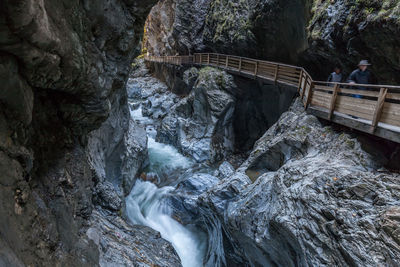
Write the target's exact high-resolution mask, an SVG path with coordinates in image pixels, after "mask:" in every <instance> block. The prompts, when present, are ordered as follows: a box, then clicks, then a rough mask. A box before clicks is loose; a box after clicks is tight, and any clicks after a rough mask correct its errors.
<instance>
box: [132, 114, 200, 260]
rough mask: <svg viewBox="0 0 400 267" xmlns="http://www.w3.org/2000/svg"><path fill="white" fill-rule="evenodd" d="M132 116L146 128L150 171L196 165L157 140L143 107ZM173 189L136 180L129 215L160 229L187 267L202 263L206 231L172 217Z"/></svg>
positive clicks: (166, 173) (167, 172)
mask: <svg viewBox="0 0 400 267" xmlns="http://www.w3.org/2000/svg"><path fill="white" fill-rule="evenodd" d="M131 116H132V118H133V119H134V120H135V121H136V122H138V123H139V124H141V125H143V126H145V127H146V131H147V135H148V155H149V166H148V167H147V170H146V171H147V172H148V173H156V174H157V175H158V176H159V177H163V176H166V177H169V176H176V174H177V173H178V174H179V173H180V172H179V170H185V169H188V168H190V167H191V166H193V162H192V161H191V160H189V159H188V158H186V157H185V156H183V155H182V154H180V153H179V152H178V150H177V149H176V148H175V147H173V146H170V145H166V144H162V143H158V142H156V141H155V139H154V137H155V134H156V132H155V129H154V126H153V125H152V120H151V119H150V118H147V117H144V116H143V115H142V108H141V107H140V106H139V107H138V108H137V109H134V110H131ZM175 178H176V177H175ZM170 179H171V177H170ZM164 180H165V179H164ZM173 190H174V188H173V187H171V186H164V187H161V188H158V187H157V186H156V185H155V184H153V183H150V182H147V181H142V180H137V181H136V184H135V186H134V187H133V189H132V191H131V193H130V194H129V196H128V197H127V198H126V211H127V215H128V217H129V219H130V220H131V221H132V222H133V223H135V224H141V225H146V226H149V227H151V228H153V229H155V230H157V231H159V232H160V233H161V236H162V237H163V238H164V239H166V240H168V241H169V242H171V244H172V245H173V246H174V248H175V250H176V252H177V253H178V255H179V257H180V259H181V261H182V265H183V266H184V267H197V266H203V259H204V255H205V252H206V240H205V236H204V233H202V232H198V231H194V230H193V229H189V228H187V227H185V226H183V225H182V224H180V223H179V222H178V221H176V220H174V219H173V218H172V217H171V208H170V207H169V206H168V204H167V203H168V202H167V201H166V197H167V196H168V194H170V192H171V191H173Z"/></svg>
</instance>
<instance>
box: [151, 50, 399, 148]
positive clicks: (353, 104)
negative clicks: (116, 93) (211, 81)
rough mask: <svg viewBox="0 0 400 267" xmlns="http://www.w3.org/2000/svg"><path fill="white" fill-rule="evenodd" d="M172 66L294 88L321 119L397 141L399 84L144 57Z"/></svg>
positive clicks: (273, 66) (245, 63)
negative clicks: (220, 71) (316, 78)
mask: <svg viewBox="0 0 400 267" xmlns="http://www.w3.org/2000/svg"><path fill="white" fill-rule="evenodd" d="M145 60H146V61H153V62H161V63H169V64H174V65H184V64H189V65H209V66H214V67H218V68H222V69H225V70H227V71H228V72H234V73H237V74H239V75H242V76H247V77H250V78H257V79H263V80H267V81H271V82H276V83H278V84H282V85H285V86H290V87H293V88H296V90H297V92H298V93H299V95H300V98H301V100H302V101H303V104H304V107H305V108H306V109H308V110H309V111H310V112H311V113H313V114H315V115H317V116H318V117H322V118H324V119H328V120H332V121H334V122H337V123H340V124H343V125H346V126H348V127H351V128H355V129H358V130H361V131H364V132H367V133H372V134H375V135H378V136H381V137H383V138H386V139H389V140H392V141H395V142H399V143H400V86H395V85H372V84H349V83H331V82H324V81H314V80H313V79H312V77H311V75H310V74H309V73H308V72H307V71H306V70H305V69H304V68H302V67H298V66H293V65H288V64H282V63H277V62H271V61H264V60H257V59H252V58H246V57H239V56H234V55H224V54H217V53H196V54H194V55H189V56H145Z"/></svg>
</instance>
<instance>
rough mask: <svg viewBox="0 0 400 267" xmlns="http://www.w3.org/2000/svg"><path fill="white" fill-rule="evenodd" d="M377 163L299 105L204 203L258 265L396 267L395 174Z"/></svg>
mask: <svg viewBox="0 0 400 267" xmlns="http://www.w3.org/2000/svg"><path fill="white" fill-rule="evenodd" d="M377 162H378V161H377V160H376V159H375V158H373V156H371V155H370V154H368V153H366V152H365V151H363V150H362V149H361V146H360V143H359V142H358V140H357V139H352V138H350V137H349V135H347V134H340V133H336V132H334V131H333V130H332V128H331V127H323V126H322V125H321V123H320V122H319V121H318V120H317V118H315V117H314V116H311V115H307V114H306V113H305V112H304V111H303V108H302V106H301V103H300V102H299V101H298V102H296V103H295V104H294V105H293V107H292V108H291V110H289V111H288V112H286V113H284V114H283V115H282V117H281V118H280V120H279V121H278V122H277V123H276V124H275V125H274V126H273V127H271V128H270V129H269V130H268V131H267V132H266V133H265V134H264V136H263V137H262V138H261V139H260V140H258V141H257V143H256V144H255V146H254V149H253V151H252V152H251V155H250V156H249V158H248V159H247V160H246V161H245V162H244V163H243V165H242V166H241V167H240V168H239V169H238V170H237V172H236V174H234V175H233V176H231V177H229V178H226V179H224V180H223V181H222V182H220V183H219V184H218V185H217V186H214V187H213V188H212V189H211V190H209V191H208V192H207V193H205V194H203V198H202V199H203V204H204V203H205V205H208V206H209V207H210V208H212V210H214V211H216V212H217V214H219V217H220V220H221V221H223V222H225V223H224V226H225V228H224V229H225V230H226V231H227V232H228V233H229V235H227V236H230V238H231V239H232V240H233V241H232V240H231V241H232V242H234V240H237V244H239V247H241V249H242V251H243V255H244V257H245V258H247V259H248V260H249V261H250V262H252V263H253V264H254V265H256V266H257V265H260V266H269V265H277V266H333V265H339V266H377V265H382V266H398V265H399V264H400V240H399V229H400V219H399V218H400V217H399V215H400V213H399V209H400V205H399V203H400V187H399V186H398V184H399V182H400V175H399V174H396V173H391V172H388V171H387V170H385V169H384V168H380V167H379V166H377ZM245 174H247V176H248V177H250V178H251V180H252V181H251V180H250V179H248V178H246V175H245ZM228 257H229V255H228Z"/></svg>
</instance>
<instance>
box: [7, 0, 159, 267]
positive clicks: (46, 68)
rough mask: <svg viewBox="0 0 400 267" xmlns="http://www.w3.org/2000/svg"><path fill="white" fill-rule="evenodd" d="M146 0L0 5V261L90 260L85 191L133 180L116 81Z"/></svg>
mask: <svg viewBox="0 0 400 267" xmlns="http://www.w3.org/2000/svg"><path fill="white" fill-rule="evenodd" d="M154 3H155V1H128V0H127V1H96V2H93V1H92V2H91V1H69V0H68V1H45V0H43V1H33V0H23V1H2V2H1V3H0V57H1V60H0V80H1V82H2V85H3V89H2V90H1V92H0V204H1V209H0V240H1V241H0V265H3V263H4V264H5V265H9V264H11V265H14V264H15V265H20V264H25V265H34V266H36V265H40V266H54V264H55V263H58V264H59V265H67V266H85V265H90V266H95V265H97V264H98V262H99V254H100V257H101V253H99V248H98V244H96V242H94V241H93V240H92V239H91V238H88V236H87V235H86V233H85V229H86V228H87V226H88V220H89V218H90V216H91V213H92V210H93V208H94V205H93V200H92V194H93V193H96V192H97V193H98V194H99V196H96V198H98V201H96V203H97V204H100V205H101V204H102V203H104V201H102V200H104V199H106V200H107V197H109V196H110V195H111V196H116V197H120V196H118V194H117V193H116V192H115V191H114V188H118V187H119V186H124V187H125V191H129V190H130V187H131V186H132V182H133V181H132V180H130V181H128V180H127V181H126V182H124V183H123V182H121V181H117V182H116V183H115V184H116V185H115V187H113V186H111V187H110V186H108V185H109V182H108V183H106V181H104V180H105V179H106V177H107V175H108V176H109V177H111V178H110V180H111V182H114V180H113V179H114V178H115V177H116V176H118V175H119V174H121V173H122V174H125V176H127V177H128V176H129V175H132V174H135V171H137V170H136V169H137V168H139V167H140V160H141V159H140V156H141V155H142V154H143V153H145V151H144V150H143V147H145V145H146V139H143V138H142V139H136V138H134V136H135V137H136V136H138V135H140V133H138V131H139V130H138V129H137V128H135V126H134V125H133V124H132V123H131V122H130V121H129V111H128V107H127V97H126V91H125V83H126V79H127V77H128V73H129V70H130V63H131V61H132V58H133V56H134V55H136V54H137V52H138V42H139V40H140V35H141V34H142V32H143V25H144V19H145V17H146V15H147V13H148V11H149V9H150V8H151V6H152V4H154ZM110 114H111V115H110ZM108 117H110V119H109V120H107V121H106V122H105V123H104V124H103V122H104V121H105V120H106V119H107V118H108ZM99 127H100V129H98V128H99ZM94 129H98V130H97V131H95V132H93V133H91V134H90V137H89V136H88V133H89V132H91V131H92V130H94ZM88 139H90V142H89V147H87V144H88ZM133 139H134V140H133ZM135 142H136V144H135ZM87 154H89V158H90V159H91V160H90V161H89V160H88V155H87ZM135 157H136V159H137V161H138V162H136V163H134V164H131V163H132V162H130V161H128V160H127V159H129V160H132V158H134V159H135ZM135 164H136V165H135ZM106 165H111V166H106ZM114 170H119V172H120V173H118V171H114ZM131 177H133V176H131ZM103 182H104V184H103ZM96 183H97V184H98V186H97V188H96V189H95V188H94V186H95V184H96ZM107 186H108V187H107ZM107 190H108V191H107ZM108 200H109V201H106V202H108V203H106V204H107V205H108V206H107V205H106V207H107V208H110V209H114V210H115V209H117V210H118V209H119V208H120V205H121V200H119V201H118V198H116V200H115V199H114V200H112V199H111V200H110V199H108ZM112 201H114V203H111V202H112ZM126 229H128V228H127V227H126ZM132 231H133V230H130V234H132V233H133V232H132ZM127 232H128V233H129V231H128V230H127ZM137 234H138V235H139V236H140V235H141V234H140V231H138V233H137ZM148 234H152V235H156V233H155V232H154V231H153V232H152V231H149V232H148V233H146V234H143V236H144V235H148ZM153 256H154V255H153ZM154 259H156V257H155V256H154V257H153V260H154ZM144 261H146V260H144ZM147 262H148V263H151V262H152V260H147ZM154 263H157V262H154Z"/></svg>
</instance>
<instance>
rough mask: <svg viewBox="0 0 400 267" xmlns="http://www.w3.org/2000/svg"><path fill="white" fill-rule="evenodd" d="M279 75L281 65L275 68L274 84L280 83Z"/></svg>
mask: <svg viewBox="0 0 400 267" xmlns="http://www.w3.org/2000/svg"><path fill="white" fill-rule="evenodd" d="M278 73H279V64H277V65H276V66H275V75H274V76H275V77H274V83H276V82H277V81H278Z"/></svg>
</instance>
